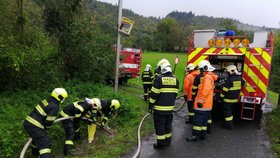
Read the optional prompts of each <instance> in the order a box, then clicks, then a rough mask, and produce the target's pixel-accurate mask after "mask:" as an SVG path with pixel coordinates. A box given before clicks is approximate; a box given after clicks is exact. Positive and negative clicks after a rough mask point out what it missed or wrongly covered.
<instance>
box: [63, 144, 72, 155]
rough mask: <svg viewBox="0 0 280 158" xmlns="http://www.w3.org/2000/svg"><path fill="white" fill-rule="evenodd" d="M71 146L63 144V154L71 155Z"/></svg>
mask: <svg viewBox="0 0 280 158" xmlns="http://www.w3.org/2000/svg"><path fill="white" fill-rule="evenodd" d="M72 148H73V146H72V145H68V144H65V145H64V150H63V153H64V156H71V155H73V153H72Z"/></svg>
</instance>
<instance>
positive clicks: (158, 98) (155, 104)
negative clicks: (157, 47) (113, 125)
mask: <svg viewBox="0 0 280 158" xmlns="http://www.w3.org/2000/svg"><path fill="white" fill-rule="evenodd" d="M157 66H158V68H159V69H160V70H161V75H159V76H156V78H155V80H154V83H153V87H152V90H151V97H150V100H149V112H150V113H153V114H154V116H153V118H154V127H155V131H156V140H157V143H156V144H154V148H155V149H163V148H165V147H168V146H170V143H171V136H172V135H171V126H172V120H173V115H172V111H173V108H174V103H175V99H176V96H177V94H178V91H179V81H178V79H177V78H176V77H174V75H173V73H172V69H171V65H170V63H169V61H168V60H166V59H162V60H160V61H159V63H158V64H157Z"/></svg>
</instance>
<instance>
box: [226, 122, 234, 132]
mask: <svg viewBox="0 0 280 158" xmlns="http://www.w3.org/2000/svg"><path fill="white" fill-rule="evenodd" d="M225 128H226V129H228V130H232V129H233V122H232V121H226V122H225Z"/></svg>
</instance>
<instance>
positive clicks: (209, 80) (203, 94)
mask: <svg viewBox="0 0 280 158" xmlns="http://www.w3.org/2000/svg"><path fill="white" fill-rule="evenodd" d="M217 78H218V76H217V75H215V74H214V73H213V72H204V73H203V79H202V80H201V83H200V84H199V86H198V92H197V96H196V98H195V102H194V109H196V110H200V111H209V110H212V106H213V93H214V88H215V84H214V82H215V81H216V80H217ZM198 103H201V104H202V105H203V106H202V108H199V107H198V106H197V104H198Z"/></svg>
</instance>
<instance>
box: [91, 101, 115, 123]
mask: <svg viewBox="0 0 280 158" xmlns="http://www.w3.org/2000/svg"><path fill="white" fill-rule="evenodd" d="M111 101H112V100H110V99H109V100H103V99H102V100H100V103H101V109H92V110H90V111H88V113H87V114H86V117H87V118H91V119H92V120H93V121H94V122H93V123H95V122H96V120H97V117H99V118H101V120H102V124H107V123H108V119H109V117H110V116H111V115H112V112H113V111H114V110H112V109H111V107H110V106H111V103H112V102H111Z"/></svg>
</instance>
